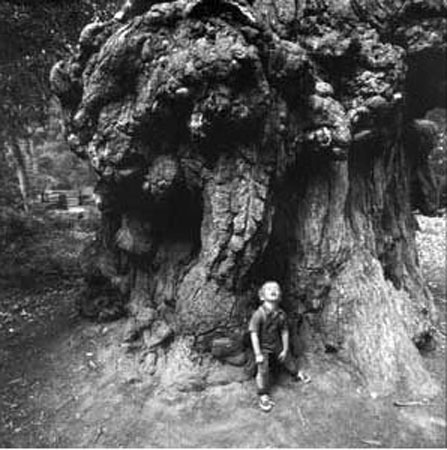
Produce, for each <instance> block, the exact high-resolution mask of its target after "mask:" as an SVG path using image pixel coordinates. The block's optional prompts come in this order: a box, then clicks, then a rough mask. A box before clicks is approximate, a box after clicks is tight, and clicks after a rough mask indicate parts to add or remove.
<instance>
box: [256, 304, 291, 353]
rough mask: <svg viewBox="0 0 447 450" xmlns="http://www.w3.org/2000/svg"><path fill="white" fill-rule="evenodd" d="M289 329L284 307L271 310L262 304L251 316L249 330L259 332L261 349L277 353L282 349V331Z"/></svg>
mask: <svg viewBox="0 0 447 450" xmlns="http://www.w3.org/2000/svg"><path fill="white" fill-rule="evenodd" d="M286 329H287V319H286V313H285V312H284V311H283V310H282V309H277V310H276V311H269V310H267V308H264V307H263V305H261V306H260V307H259V308H258V309H257V310H256V311H255V312H254V313H253V315H252V316H251V320H250V324H249V326H248V330H249V331H250V332H255V333H257V335H258V337H259V343H260V346H261V350H262V351H263V352H266V353H276V352H280V351H281V350H282V341H281V332H282V331H283V330H286Z"/></svg>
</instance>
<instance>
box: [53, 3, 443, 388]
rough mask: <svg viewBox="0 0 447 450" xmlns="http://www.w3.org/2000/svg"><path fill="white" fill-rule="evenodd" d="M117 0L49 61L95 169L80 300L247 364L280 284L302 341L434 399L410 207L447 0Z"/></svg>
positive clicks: (153, 339)
mask: <svg viewBox="0 0 447 450" xmlns="http://www.w3.org/2000/svg"><path fill="white" fill-rule="evenodd" d="M126 3H127V5H126V6H125V8H124V9H123V10H122V11H121V12H120V13H119V14H117V15H116V16H115V18H114V19H113V20H111V21H109V22H106V23H99V22H95V23H93V24H90V25H88V26H87V27H86V28H85V29H84V30H83V32H82V33H81V36H80V40H79V51H78V53H77V55H76V56H75V57H72V58H71V59H70V60H67V61H62V62H59V63H58V64H57V65H56V66H55V67H54V68H53V71H52V74H51V81H52V86H53V89H54V92H55V93H56V94H57V95H58V97H59V98H60V101H61V104H62V107H63V110H64V113H65V122H66V130H67V139H68V141H69V143H70V145H71V148H72V150H73V151H74V152H76V153H77V154H78V155H79V156H80V157H83V158H88V159H89V160H90V162H91V164H92V165H93V167H94V168H95V170H96V172H97V173H98V177H99V181H98V186H97V193H98V196H99V198H100V202H99V203H100V207H101V209H102V216H103V222H102V227H101V232H100V233H99V236H98V239H97V241H96V242H95V245H94V246H93V247H91V248H89V249H87V250H86V252H85V253H86V257H85V258H84V263H83V264H84V268H85V270H86V274H87V281H88V289H87V292H86V295H85V297H83V299H82V302H81V306H82V310H83V311H84V313H85V314H87V315H90V316H98V317H99V318H106V317H107V315H108V314H109V315H110V314H112V315H114V314H115V315H116V314H119V312H121V311H125V312H126V313H127V314H128V316H129V319H128V323H129V326H128V329H127V332H126V336H125V339H126V340H127V341H128V342H134V343H135V342H136V343H139V344H140V345H142V346H144V348H145V349H146V351H148V350H149V351H150V352H153V353H152V354H153V355H156V354H157V352H159V353H158V354H159V355H160V352H164V353H166V352H169V351H170V352H171V353H173V354H178V348H179V345H180V344H179V342H181V343H182V345H183V346H184V345H185V343H187V345H186V347H187V348H188V351H190V352H199V353H202V354H206V353H207V352H211V353H212V354H213V355H214V356H215V357H217V358H220V359H221V360H223V361H226V362H229V363H232V364H235V365H243V364H244V363H245V361H246V359H247V355H248V354H249V350H248V348H247V347H246V346H245V342H244V333H245V330H246V328H247V319H248V317H249V316H250V314H251V312H252V311H253V309H254V308H255V307H256V295H255V293H256V290H257V287H258V286H259V285H260V284H261V283H262V282H263V281H264V280H266V279H276V280H278V281H279V282H280V283H281V285H282V287H283V290H284V298H285V300H284V305H283V306H284V308H285V309H286V310H287V312H288V314H289V316H290V317H291V321H292V322H296V321H297V320H298V318H299V317H302V316H303V315H304V316H306V317H307V321H308V323H309V324H311V330H312V332H311V333H309V335H308V336H307V339H308V340H311V342H308V344H309V348H310V349H311V351H312V352H315V353H318V352H334V353H336V354H337V355H338V356H339V357H340V359H341V360H342V361H344V362H345V363H347V364H349V365H350V366H351V367H352V368H353V369H354V370H355V371H356V373H357V374H358V375H359V376H360V377H361V378H362V379H363V380H364V383H365V384H366V386H367V387H368V388H369V389H370V390H372V391H374V392H376V393H378V394H386V393H388V392H390V391H392V390H393V389H395V388H396V387H397V386H400V385H403V386H405V387H407V388H409V389H412V391H413V392H418V393H422V394H424V395H431V394H433V393H434V392H435V391H436V386H435V384H434V382H433V381H432V380H431V378H430V376H429V374H428V372H427V371H426V370H425V369H424V367H423V365H422V360H421V357H420V355H419V352H418V348H417V347H421V346H422V345H424V344H426V343H427V342H429V341H430V340H431V339H432V337H433V323H434V321H435V320H436V315H435V310H434V305H433V300H432V297H431V295H430V292H429V290H428V289H427V286H426V285H425V283H424V280H423V279H422V277H421V273H420V270H419V267H418V260H417V253H416V248H415V239H414V234H415V230H416V228H417V222H416V220H415V218H414V216H413V211H414V210H415V208H418V209H419V210H420V211H422V212H423V213H427V214H429V213H431V212H433V211H434V210H435V209H436V198H435V194H434V193H435V191H436V190H435V189H434V185H433V178H432V177H431V173H430V169H429V166H428V157H429V154H430V151H431V149H432V147H433V141H434V131H433V126H432V124H431V123H430V122H428V121H426V120H424V114H425V112H426V111H427V110H428V109H430V108H433V107H435V106H437V103H439V102H440V101H442V95H440V92H441V90H442V89H445V78H444V73H445V62H444V61H445V53H446V44H445V42H446V39H445V37H446V24H447V20H446V4H445V3H446V2H433V1H429V0H427V1H425V2H421V1H416V0H414V1H391V0H390V1H381V2H375V1H372V2H371V1H366V0H355V1H354V0H352V1H351V2H349V1H342V2H340V1H335V0H307V1H306V0H301V1H300V0H255V1H254V2H253V4H250V3H248V2H246V1H244V0H189V1H188V0H177V1H174V2H167V3H155V2H152V1H148V2H146V3H145V2H141V1H139V2H138V1H137V2H132V1H128V2H126ZM372 4H374V5H375V7H372ZM427 64H428V65H429V67H427ZM430 64H431V66H430ZM421 65H423V66H424V68H423V69H422V68H421ZM424 73H425V74H426V75H427V76H421V74H424ZM428 74H429V76H428ZM304 339H306V336H304ZM186 347H185V348H186ZM176 352H177V353H176ZM154 358H155V356H153V359H154ZM154 361H155V359H154Z"/></svg>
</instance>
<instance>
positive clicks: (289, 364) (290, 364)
mask: <svg viewBox="0 0 447 450" xmlns="http://www.w3.org/2000/svg"><path fill="white" fill-rule="evenodd" d="M282 364H283V366H284V369H286V371H287V373H289V374H290V375H292V376H293V377H296V376H297V374H298V363H297V361H296V358H294V357H293V356H292V355H291V354H290V352H289V353H288V354H287V356H286V359H285V360H284V361H283V363H282Z"/></svg>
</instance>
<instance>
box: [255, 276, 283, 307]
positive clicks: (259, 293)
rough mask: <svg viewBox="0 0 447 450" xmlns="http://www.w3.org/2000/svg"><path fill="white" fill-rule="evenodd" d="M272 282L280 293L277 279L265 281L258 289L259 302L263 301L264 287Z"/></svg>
mask: <svg viewBox="0 0 447 450" xmlns="http://www.w3.org/2000/svg"><path fill="white" fill-rule="evenodd" d="M272 283H273V284H276V285H277V286H278V289H279V292H280V293H281V286H280V285H279V283H278V282H277V281H274V280H269V281H266V282H265V283H264V284H263V285H262V286H261V287H260V288H259V290H258V297H259V300H261V302H263V301H264V290H265V287H266V286H267V285H268V284H272Z"/></svg>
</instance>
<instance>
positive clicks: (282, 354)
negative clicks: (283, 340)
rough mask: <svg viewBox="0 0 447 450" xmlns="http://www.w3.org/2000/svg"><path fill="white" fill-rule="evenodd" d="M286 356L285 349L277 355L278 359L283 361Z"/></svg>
mask: <svg viewBox="0 0 447 450" xmlns="http://www.w3.org/2000/svg"><path fill="white" fill-rule="evenodd" d="M286 358H287V350H283V351H282V352H281V353H280V354H279V355H278V359H279V361H280V362H284V361H285V360H286Z"/></svg>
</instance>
